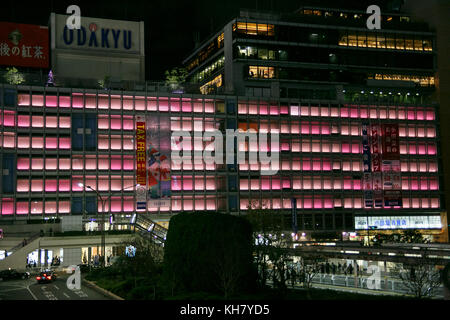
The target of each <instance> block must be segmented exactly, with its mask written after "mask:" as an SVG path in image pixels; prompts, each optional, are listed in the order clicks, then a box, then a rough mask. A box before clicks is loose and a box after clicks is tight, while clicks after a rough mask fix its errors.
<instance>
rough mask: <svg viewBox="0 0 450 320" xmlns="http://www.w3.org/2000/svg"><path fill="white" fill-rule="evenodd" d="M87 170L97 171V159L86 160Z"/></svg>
mask: <svg viewBox="0 0 450 320" xmlns="http://www.w3.org/2000/svg"><path fill="white" fill-rule="evenodd" d="M85 169H86V170H95V169H97V159H95V158H87V159H85Z"/></svg>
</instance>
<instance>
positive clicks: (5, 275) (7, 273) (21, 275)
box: [0, 269, 30, 281]
mask: <svg viewBox="0 0 450 320" xmlns="http://www.w3.org/2000/svg"><path fill="white" fill-rule="evenodd" d="M29 277H30V273H29V272H18V271H16V270H14V269H8V270H3V271H0V280H3V281H5V280H17V279H28V278H29Z"/></svg>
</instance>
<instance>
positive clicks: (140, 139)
mask: <svg viewBox="0 0 450 320" xmlns="http://www.w3.org/2000/svg"><path fill="white" fill-rule="evenodd" d="M136 183H137V184H138V186H137V187H136V206H137V209H146V208H147V130H146V122H145V118H144V117H141V116H137V117H136Z"/></svg>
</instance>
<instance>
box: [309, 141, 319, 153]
mask: <svg viewBox="0 0 450 320" xmlns="http://www.w3.org/2000/svg"><path fill="white" fill-rule="evenodd" d="M320 144H321V143H320V140H313V141H312V144H311V147H312V152H320Z"/></svg>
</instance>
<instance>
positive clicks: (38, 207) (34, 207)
mask: <svg viewBox="0 0 450 320" xmlns="http://www.w3.org/2000/svg"><path fill="white" fill-rule="evenodd" d="M43 207H44V203H43V202H42V201H31V214H42V212H43V209H44V208H43Z"/></svg>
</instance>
